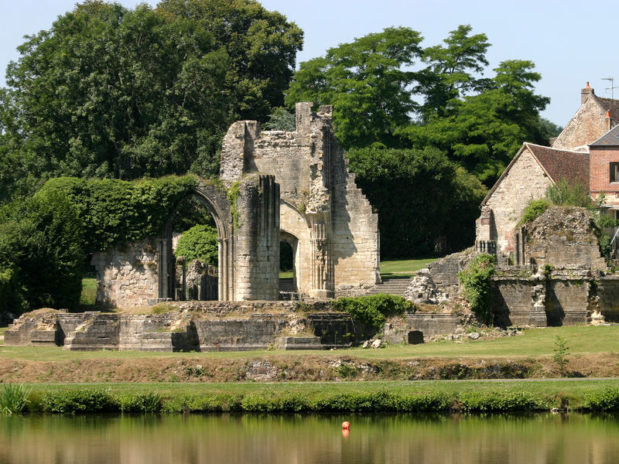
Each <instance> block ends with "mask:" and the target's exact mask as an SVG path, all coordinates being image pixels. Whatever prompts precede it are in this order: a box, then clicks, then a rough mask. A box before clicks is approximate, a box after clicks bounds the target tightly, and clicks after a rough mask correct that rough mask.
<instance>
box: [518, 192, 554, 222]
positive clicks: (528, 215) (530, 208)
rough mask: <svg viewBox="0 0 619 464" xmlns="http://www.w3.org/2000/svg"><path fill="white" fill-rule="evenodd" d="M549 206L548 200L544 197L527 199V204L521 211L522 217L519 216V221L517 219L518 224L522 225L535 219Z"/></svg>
mask: <svg viewBox="0 0 619 464" xmlns="http://www.w3.org/2000/svg"><path fill="white" fill-rule="evenodd" d="M549 206H550V202H549V201H548V200H547V199H545V198H539V199H537V200H534V199H531V200H529V203H527V206H525V208H524V210H523V211H522V217H521V218H520V221H518V225H519V226H522V225H524V224H528V223H529V222H533V221H534V220H535V219H537V218H538V217H540V216H541V215H542V214H544V212H546V210H547V209H548V207H549Z"/></svg>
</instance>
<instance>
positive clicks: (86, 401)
mask: <svg viewBox="0 0 619 464" xmlns="http://www.w3.org/2000/svg"><path fill="white" fill-rule="evenodd" d="M42 407H43V411H45V412H51V413H56V414H85V413H103V412H117V411H118V410H119V404H118V400H117V399H115V398H113V397H112V395H111V394H110V393H109V392H107V391H104V390H99V389H94V390H93V389H86V388H84V389H80V390H66V391H50V392H47V393H45V394H44V395H43V398H42Z"/></svg>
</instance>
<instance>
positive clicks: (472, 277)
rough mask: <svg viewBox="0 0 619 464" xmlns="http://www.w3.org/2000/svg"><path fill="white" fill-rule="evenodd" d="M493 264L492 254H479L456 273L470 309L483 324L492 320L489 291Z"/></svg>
mask: <svg viewBox="0 0 619 464" xmlns="http://www.w3.org/2000/svg"><path fill="white" fill-rule="evenodd" d="M494 264H495V258H494V256H490V255H487V254H479V255H477V256H475V257H474V258H473V259H472V260H471V262H470V263H469V264H468V266H467V267H466V268H465V269H464V270H462V271H460V272H459V273H458V278H459V279H460V283H461V284H462V286H463V287H464V296H465V298H466V299H467V301H468V302H469V304H470V305H471V311H473V313H474V314H475V316H477V318H478V319H479V320H480V321H481V322H483V323H485V324H489V323H490V322H492V309H491V307H490V303H491V301H490V297H491V293H490V291H491V283H492V282H491V279H492V276H493V274H494Z"/></svg>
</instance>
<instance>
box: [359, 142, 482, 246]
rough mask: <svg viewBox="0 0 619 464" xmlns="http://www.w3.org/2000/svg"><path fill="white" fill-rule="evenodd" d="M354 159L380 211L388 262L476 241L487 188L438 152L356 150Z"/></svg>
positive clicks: (369, 196)
mask: <svg viewBox="0 0 619 464" xmlns="http://www.w3.org/2000/svg"><path fill="white" fill-rule="evenodd" d="M349 159H350V167H351V169H352V170H353V171H354V172H355V173H356V176H357V177H356V179H357V184H358V185H359V187H361V188H362V189H363V192H364V193H365V194H366V195H367V196H368V198H369V200H370V202H371V203H372V205H374V206H375V207H376V208H377V209H378V213H379V215H380V221H379V227H380V237H381V255H382V257H383V258H391V257H400V258H402V257H412V256H420V255H429V254H434V253H437V252H439V253H444V252H447V251H453V250H456V249H461V248H463V247H465V246H467V245H468V244H469V243H470V242H471V241H472V240H473V239H474V234H475V231H474V222H475V218H476V217H477V216H478V215H479V209H478V205H479V202H480V201H481V199H482V198H483V197H484V195H485V193H486V189H485V188H484V187H483V185H482V184H481V183H480V182H479V181H478V180H477V179H476V178H475V177H474V176H471V175H470V174H468V173H466V171H464V170H463V169H461V168H460V169H458V168H457V166H456V165H454V164H453V163H452V162H450V161H449V160H448V159H447V157H446V156H445V155H444V154H443V153H441V152H440V151H439V150H437V149H435V148H426V149H425V150H410V149H408V150H405V149H375V148H365V149H354V150H351V151H350V152H349ZM394 198H397V199H398V204H397V206H394V203H393V199H394Z"/></svg>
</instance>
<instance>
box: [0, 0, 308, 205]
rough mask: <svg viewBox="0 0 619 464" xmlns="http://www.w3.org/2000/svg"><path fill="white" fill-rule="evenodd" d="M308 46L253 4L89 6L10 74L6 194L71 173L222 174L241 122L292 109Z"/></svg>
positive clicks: (41, 40) (0, 111)
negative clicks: (286, 99) (231, 133)
mask: <svg viewBox="0 0 619 464" xmlns="http://www.w3.org/2000/svg"><path fill="white" fill-rule="evenodd" d="M218 24H219V25H220V26H221V27H216V26H217V25H218ZM205 25H211V26H212V27H211V28H210V29H209V27H206V26H205ZM224 26H225V27H228V28H229V31H228V32H226V31H225V30H224V29H225V27H224ZM301 44H302V33H301V31H300V30H299V29H298V27H297V26H296V25H294V24H292V23H288V22H286V20H285V18H284V17H283V16H282V15H280V14H278V13H269V12H267V11H266V10H264V8H262V7H261V6H260V5H259V4H258V3H257V2H255V1H252V0H235V1H232V2H224V1H220V0H201V1H198V0H196V1H172V0H170V1H166V2H163V3H162V4H161V5H160V6H159V7H158V8H157V9H156V10H153V9H151V8H149V7H148V6H146V5H140V6H138V7H137V8H136V9H135V10H127V9H125V8H123V7H122V6H120V5H118V4H108V3H104V2H101V1H87V2H85V3H83V4H80V5H78V6H77V7H76V8H75V10H74V11H72V12H69V13H67V14H65V15H64V16H61V17H60V18H59V19H58V20H57V21H56V22H55V23H54V24H53V26H52V28H51V29H50V30H48V31H42V32H40V33H39V34H37V35H34V36H31V37H28V38H27V41H26V42H25V43H24V44H23V45H21V46H20V47H19V51H20V53H21V58H20V59H19V60H18V61H17V62H14V63H11V64H10V65H9V67H8V70H7V84H8V88H7V89H4V90H3V91H2V93H1V94H0V98H1V99H2V108H0V124H2V138H1V139H0V167H3V168H4V167H6V171H5V172H8V174H3V175H0V182H1V185H0V194H3V195H4V198H6V196H7V195H10V194H11V193H12V192H15V189H16V188H19V189H22V190H25V191H28V190H32V189H33V188H34V187H36V184H38V183H40V180H41V179H43V180H44V179H46V178H49V177H53V176H59V175H71V176H96V177H114V178H120V179H132V178H137V177H142V176H153V177H155V176H161V175H165V174H171V173H176V174H180V173H185V172H187V171H188V170H193V171H194V172H198V173H199V174H202V175H213V174H216V173H217V170H218V161H219V160H218V157H217V151H218V149H219V146H220V142H221V138H222V136H223V133H224V132H225V130H226V129H227V128H228V126H229V124H230V123H231V122H232V121H234V120H235V119H237V118H239V117H248V118H252V119H264V118H265V117H266V115H267V114H268V112H269V109H270V108H271V106H277V105H281V104H282V102H283V91H284V89H285V88H286V87H287V85H288V80H289V79H290V77H291V76H292V72H293V66H294V59H295V56H296V51H297V50H299V49H300V47H301ZM252 108H255V112H252ZM24 179H26V180H24ZM22 184H24V185H22Z"/></svg>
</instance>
